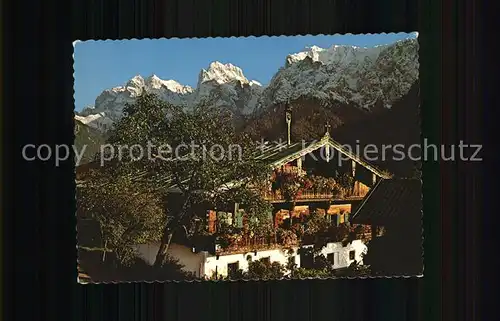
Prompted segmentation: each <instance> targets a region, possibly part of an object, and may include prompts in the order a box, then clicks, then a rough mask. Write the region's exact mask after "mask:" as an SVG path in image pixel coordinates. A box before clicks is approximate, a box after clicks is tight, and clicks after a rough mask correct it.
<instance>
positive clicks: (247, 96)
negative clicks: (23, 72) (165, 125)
mask: <svg viewBox="0 0 500 321" xmlns="http://www.w3.org/2000/svg"><path fill="white" fill-rule="evenodd" d="M417 78H418V42H417V40H416V39H415V38H409V39H405V40H401V41H398V42H396V43H394V44H390V45H382V46H377V47H373V48H360V47H354V46H338V45H334V46H332V47H330V48H327V49H323V48H319V47H317V46H313V47H310V48H307V50H305V51H303V52H300V53H296V54H291V55H289V56H288V57H286V59H285V65H284V66H283V67H281V68H280V69H279V70H278V71H277V72H276V74H275V75H274V77H273V78H272V79H271V81H270V83H269V85H268V86H262V85H261V84H260V83H259V82H257V81H253V80H248V79H247V78H246V77H245V75H244V74H243V71H242V70H241V69H240V68H239V67H237V66H234V65H232V64H229V63H228V64H223V63H220V62H212V63H211V64H210V65H209V66H208V68H207V69H203V70H201V72H200V74H199V76H198V83H197V86H196V88H192V87H189V86H183V85H181V84H179V83H178V82H176V81H175V80H162V79H160V78H158V77H157V76H155V75H152V76H150V77H147V78H143V77H142V76H139V75H138V76H135V77H134V78H132V79H130V80H129V81H128V82H127V83H126V84H125V85H124V86H120V87H115V88H112V89H108V90H105V91H103V92H102V93H101V94H100V95H99V96H98V97H97V99H96V101H95V107H89V108H85V109H84V110H82V112H80V113H78V114H77V115H76V116H75V118H76V119H77V120H79V121H81V122H82V123H84V124H86V125H88V126H90V127H93V128H97V129H99V130H103V131H105V130H107V129H109V128H110V126H112V124H113V122H115V121H116V120H118V119H119V118H120V117H121V116H122V111H123V107H124V106H125V104H126V103H132V102H133V101H134V100H135V98H136V97H137V96H138V95H140V94H141V93H143V92H153V93H156V94H157V95H158V96H159V97H161V98H162V99H164V100H166V101H168V102H170V103H172V104H175V105H181V106H185V107H186V108H189V107H191V106H194V105H195V104H197V103H199V102H200V101H202V100H204V99H207V98H210V99H214V103H215V104H216V105H217V106H220V107H221V108H226V109H228V110H230V111H231V112H233V114H234V115H235V116H236V117H238V116H246V115H251V114H254V113H260V112H261V111H264V110H266V108H268V107H271V106H273V105H275V104H279V103H282V102H287V101H293V100H296V99H298V98H304V97H306V98H307V97H309V98H313V99H316V100H319V101H321V102H322V103H324V104H325V105H330V106H333V105H335V102H339V103H343V104H345V103H349V104H353V105H355V106H357V107H359V108H362V109H365V110H370V109H371V108H372V107H373V106H374V105H376V104H377V103H379V104H380V103H382V104H383V105H384V106H385V107H386V108H390V106H391V105H392V103H393V102H394V101H395V100H397V99H399V98H401V97H402V96H404V95H405V94H406V93H407V92H408V90H409V89H410V87H411V85H412V84H413V83H414V82H415V81H416V80H417Z"/></svg>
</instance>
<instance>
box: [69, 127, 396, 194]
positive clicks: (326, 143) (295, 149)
mask: <svg viewBox="0 0 500 321" xmlns="http://www.w3.org/2000/svg"><path fill="white" fill-rule="evenodd" d="M324 147H328V148H333V149H334V150H335V151H337V152H339V153H341V154H343V155H344V156H347V157H348V158H349V159H352V160H353V161H355V162H356V163H358V164H360V165H361V166H363V167H365V168H366V169H368V170H369V171H371V172H372V173H374V174H375V175H377V176H378V177H381V178H389V177H390V176H389V175H388V174H386V173H384V172H382V171H381V170H379V169H377V168H376V167H375V166H373V165H372V164H370V163H369V162H367V161H365V160H363V159H361V158H360V157H359V156H357V155H356V154H354V153H352V152H351V151H349V150H347V149H346V148H345V147H343V146H342V145H341V144H340V143H338V142H336V141H335V140H333V139H332V138H331V137H330V134H329V133H328V132H326V134H325V135H324V136H323V137H322V138H321V139H320V140H319V141H312V142H297V143H292V144H290V145H288V144H287V143H281V142H279V143H270V142H266V143H264V144H262V145H261V146H260V147H259V148H258V149H257V150H256V151H255V154H254V155H255V156H254V157H255V159H256V160H261V161H264V162H266V163H267V164H268V165H269V166H270V167H272V168H277V167H279V166H282V165H284V164H286V163H288V162H290V161H293V160H295V159H297V158H300V157H303V156H305V155H307V154H309V153H311V152H314V151H316V150H319V149H321V148H324ZM95 163H98V162H95ZM94 165H95V164H94ZM82 166H85V168H82V169H80V170H79V169H77V174H78V173H82V172H85V171H87V170H88V169H91V168H95V167H96V166H92V165H88V164H86V165H82ZM97 166H98V164H97ZM146 177H147V179H152V180H154V181H155V183H156V184H158V188H159V189H167V190H168V189H175V188H176V184H175V183H174V182H173V177H172V176H165V175H154V176H151V175H148V173H147V172H146V171H144V172H139V173H137V174H136V175H135V177H134V180H141V179H145V178H146ZM78 183H82V182H81V181H78Z"/></svg>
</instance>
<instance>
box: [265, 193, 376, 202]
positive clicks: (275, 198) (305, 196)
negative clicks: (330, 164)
mask: <svg viewBox="0 0 500 321" xmlns="http://www.w3.org/2000/svg"><path fill="white" fill-rule="evenodd" d="M367 192H368V191H364V190H362V191H359V190H357V191H356V190H355V191H353V192H350V193H346V194H345V195H342V196H339V195H335V194H333V193H331V192H325V191H303V192H302V193H299V195H297V197H296V198H295V200H296V201H328V200H359V199H362V198H363V197H365V196H366V194H367ZM263 198H264V199H265V200H266V201H269V202H274V203H278V202H286V201H287V200H286V199H285V197H284V196H283V195H282V194H281V192H280V191H279V190H278V191H266V192H264V194H263Z"/></svg>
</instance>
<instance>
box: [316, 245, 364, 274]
mask: <svg viewBox="0 0 500 321" xmlns="http://www.w3.org/2000/svg"><path fill="white" fill-rule="evenodd" d="M308 247H310V246H308ZM350 251H355V253H354V260H356V261H357V262H358V263H359V264H363V255H364V254H366V253H367V251H368V247H367V246H366V245H365V244H364V243H363V241H361V240H354V241H353V242H352V243H349V244H348V245H347V246H345V247H344V246H342V242H335V243H328V244H327V245H326V246H325V247H324V248H323V249H322V250H321V254H323V255H324V256H325V257H326V256H327V255H328V254H330V253H338V261H337V262H335V264H334V266H333V267H334V268H335V269H341V268H346V267H349V265H351V264H352V263H353V262H354V260H350V259H349V252H350Z"/></svg>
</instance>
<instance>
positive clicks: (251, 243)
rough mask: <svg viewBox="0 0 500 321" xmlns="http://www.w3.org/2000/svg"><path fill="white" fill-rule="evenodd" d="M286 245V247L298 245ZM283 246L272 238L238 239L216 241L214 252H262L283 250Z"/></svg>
mask: <svg viewBox="0 0 500 321" xmlns="http://www.w3.org/2000/svg"><path fill="white" fill-rule="evenodd" d="M298 244H299V242H298V241H297V243H296V244H286V246H287V247H289V246H295V245H298ZM283 247H284V244H281V243H279V242H278V241H277V240H276V239H275V238H274V236H269V237H240V238H235V239H232V240H218V241H216V245H215V252H216V253H217V254H219V255H221V254H229V253H246V252H253V251H263V250H271V249H279V248H283Z"/></svg>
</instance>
